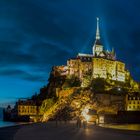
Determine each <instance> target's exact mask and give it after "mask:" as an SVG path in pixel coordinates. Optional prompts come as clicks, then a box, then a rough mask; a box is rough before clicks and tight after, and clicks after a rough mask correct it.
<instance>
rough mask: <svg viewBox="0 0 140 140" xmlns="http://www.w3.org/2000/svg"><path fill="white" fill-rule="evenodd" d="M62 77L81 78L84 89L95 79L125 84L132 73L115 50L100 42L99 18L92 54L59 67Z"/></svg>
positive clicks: (79, 57)
mask: <svg viewBox="0 0 140 140" xmlns="http://www.w3.org/2000/svg"><path fill="white" fill-rule="evenodd" d="M58 68H59V69H61V70H59V74H60V75H66V76H71V75H74V76H76V77H79V78H80V79H81V81H82V87H86V86H88V85H89V81H90V80H91V79H94V78H104V79H107V78H108V79H110V80H114V81H120V82H125V81H126V80H127V79H129V76H130V73H129V71H128V70H126V68H125V63H123V62H121V61H118V60H117V59H116V54H115V52H114V49H112V50H111V51H108V50H105V49H104V46H103V45H102V43H101V40H100V31H99V18H97V30H96V40H95V43H94V45H93V52H92V54H81V53H79V54H78V55H77V57H75V58H71V59H69V60H68V61H67V66H57V67H56V70H57V72H58Z"/></svg>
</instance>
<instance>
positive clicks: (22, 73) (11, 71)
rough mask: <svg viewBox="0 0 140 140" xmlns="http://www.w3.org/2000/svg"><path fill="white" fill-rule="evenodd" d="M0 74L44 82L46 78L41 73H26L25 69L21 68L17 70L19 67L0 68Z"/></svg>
mask: <svg viewBox="0 0 140 140" xmlns="http://www.w3.org/2000/svg"><path fill="white" fill-rule="evenodd" d="M0 75H2V76H11V77H14V78H20V79H24V80H27V81H32V82H45V81H47V80H46V78H47V77H45V76H44V75H45V74H44V75H43V74H42V75H41V74H37V73H36V74H35V73H34V74H33V73H32V74H31V73H28V72H26V71H23V70H19V69H4V70H0Z"/></svg>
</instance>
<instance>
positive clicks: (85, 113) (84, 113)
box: [81, 107, 91, 122]
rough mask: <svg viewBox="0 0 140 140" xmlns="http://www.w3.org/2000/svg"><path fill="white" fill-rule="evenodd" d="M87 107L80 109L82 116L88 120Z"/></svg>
mask: <svg viewBox="0 0 140 140" xmlns="http://www.w3.org/2000/svg"><path fill="white" fill-rule="evenodd" d="M88 112H89V109H88V108H87V107H86V108H85V109H84V110H83V111H82V113H81V114H82V116H83V117H84V119H85V120H86V121H87V122H88V121H89V120H90V118H91V117H90V116H89V115H88Z"/></svg>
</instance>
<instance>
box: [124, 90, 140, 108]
mask: <svg viewBox="0 0 140 140" xmlns="http://www.w3.org/2000/svg"><path fill="white" fill-rule="evenodd" d="M126 110H127V111H140V94H139V93H134V94H132V95H126Z"/></svg>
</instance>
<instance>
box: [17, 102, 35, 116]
mask: <svg viewBox="0 0 140 140" xmlns="http://www.w3.org/2000/svg"><path fill="white" fill-rule="evenodd" d="M17 111H18V115H19V116H32V115H37V113H38V106H37V105H36V104H35V102H34V101H32V100H31V101H28V100H27V101H23V100H22V101H18V103H17Z"/></svg>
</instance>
